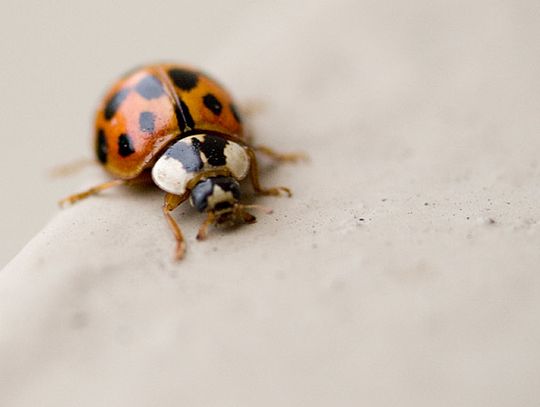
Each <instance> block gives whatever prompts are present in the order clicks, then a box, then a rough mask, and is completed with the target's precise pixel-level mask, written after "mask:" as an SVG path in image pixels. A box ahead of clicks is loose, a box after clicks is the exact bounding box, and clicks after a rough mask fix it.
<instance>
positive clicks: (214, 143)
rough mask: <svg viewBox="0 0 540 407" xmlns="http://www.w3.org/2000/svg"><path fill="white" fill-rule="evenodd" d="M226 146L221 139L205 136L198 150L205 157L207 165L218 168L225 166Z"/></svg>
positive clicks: (224, 141)
mask: <svg viewBox="0 0 540 407" xmlns="http://www.w3.org/2000/svg"><path fill="white" fill-rule="evenodd" d="M226 146H227V140H225V139H224V138H223V137H219V136H214V135H209V134H206V135H205V136H204V140H203V141H202V142H201V143H200V147H199V148H200V150H201V151H202V152H203V153H204V155H205V156H206V159H207V160H208V164H210V165H212V166H214V167H218V166H221V165H225V164H227V157H225V147H226Z"/></svg>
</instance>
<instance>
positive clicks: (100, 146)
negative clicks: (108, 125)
mask: <svg viewBox="0 0 540 407" xmlns="http://www.w3.org/2000/svg"><path fill="white" fill-rule="evenodd" d="M108 153H109V147H108V146H107V139H106V138H105V132H104V131H103V129H99V130H98V133H97V143H96V155H97V158H98V160H99V161H100V162H101V163H102V164H106V163H107V154H108Z"/></svg>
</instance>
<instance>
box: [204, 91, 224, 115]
mask: <svg viewBox="0 0 540 407" xmlns="http://www.w3.org/2000/svg"><path fill="white" fill-rule="evenodd" d="M203 103H204V105H205V106H206V107H207V108H208V109H209V110H210V111H211V112H212V113H214V114H215V115H216V116H219V115H220V114H221V109H222V108H223V106H221V102H220V101H219V100H218V99H217V98H216V97H215V96H214V95H213V94H211V93H207V94H206V95H204V97H203Z"/></svg>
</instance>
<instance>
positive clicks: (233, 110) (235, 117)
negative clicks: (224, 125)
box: [229, 103, 242, 123]
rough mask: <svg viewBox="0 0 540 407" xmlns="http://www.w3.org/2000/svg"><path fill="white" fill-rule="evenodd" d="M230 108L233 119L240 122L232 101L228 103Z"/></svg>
mask: <svg viewBox="0 0 540 407" xmlns="http://www.w3.org/2000/svg"><path fill="white" fill-rule="evenodd" d="M229 107H230V109H231V112H232V114H233V116H234V119H235V120H236V121H237V122H238V123H242V119H241V118H240V115H239V114H238V109H237V108H236V105H235V104H234V103H231V104H230V105H229Z"/></svg>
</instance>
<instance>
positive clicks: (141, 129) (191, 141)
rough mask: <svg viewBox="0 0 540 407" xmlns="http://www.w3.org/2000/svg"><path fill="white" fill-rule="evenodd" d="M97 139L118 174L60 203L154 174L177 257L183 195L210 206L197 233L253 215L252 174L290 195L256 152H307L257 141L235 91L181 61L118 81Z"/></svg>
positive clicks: (203, 208)
mask: <svg viewBox="0 0 540 407" xmlns="http://www.w3.org/2000/svg"><path fill="white" fill-rule="evenodd" d="M94 146H95V154H96V158H97V160H98V161H99V163H100V164H101V165H102V166H103V167H104V168H105V170H106V171H107V172H108V173H109V174H110V175H112V177H113V179H112V180H111V181H108V182H105V183H103V184H100V185H97V186H95V187H93V188H90V189H88V190H87V191H84V192H81V193H78V194H74V195H71V196H68V197H67V198H65V199H63V200H62V201H60V204H61V205H63V204H66V203H70V204H73V203H75V202H77V201H80V200H82V199H84V198H87V197H88V196H91V195H94V194H96V193H99V192H101V191H103V190H105V189H109V188H112V187H114V186H118V185H122V184H134V183H139V182H144V181H145V180H148V179H149V178H151V179H152V181H153V183H154V184H155V185H156V186H158V187H159V188H160V189H162V190H163V191H165V192H166V194H165V200H164V204H163V213H164V216H165V218H166V220H167V222H168V224H169V226H170V228H171V230H172V232H173V234H174V237H175V239H176V249H175V252H174V257H175V258H176V259H181V258H182V257H183V256H184V252H185V242H184V237H183V235H182V231H181V229H180V227H179V226H178V224H177V222H176V221H175V220H174V218H173V217H172V215H171V212H172V211H173V210H174V209H175V208H177V207H178V206H179V205H180V204H181V203H183V202H184V201H186V200H188V199H189V201H190V203H191V205H192V206H193V207H195V208H196V209H197V210H198V211H199V212H205V213H206V220H205V221H204V222H203V223H202V225H201V227H200V229H199V233H198V234H197V239H198V240H202V239H205V238H206V235H207V229H208V226H209V225H211V224H215V225H223V224H231V223H236V222H237V221H243V222H246V223H253V222H255V220H256V218H255V216H253V215H252V214H251V213H249V212H248V211H247V209H248V208H250V207H257V206H256V205H243V204H241V203H240V199H241V193H240V185H239V182H240V181H241V180H243V179H244V178H246V177H249V179H250V181H251V184H252V185H253V189H254V190H255V192H256V193H258V194H261V195H280V194H286V195H288V196H291V191H290V190H289V189H288V188H286V187H275V188H263V187H262V186H261V185H260V183H259V170H258V165H257V157H256V154H255V153H256V152H260V153H262V154H266V155H268V156H269V157H271V158H273V159H276V160H278V161H295V160H296V159H298V158H300V155H298V154H279V153H277V152H275V151H273V150H272V149H270V148H268V147H263V146H259V147H255V146H253V145H251V144H250V143H249V140H248V137H247V135H246V131H245V129H244V125H243V123H242V118H241V116H240V113H239V110H238V108H237V107H236V105H235V103H234V101H233V99H232V97H231V96H230V94H229V93H228V92H227V91H226V90H225V89H224V88H223V87H222V86H221V85H220V84H219V83H217V82H216V81H215V80H213V79H212V78H210V77H209V76H208V75H207V74H205V73H203V72H201V71H200V70H198V69H195V68H193V67H190V66H186V65H177V64H157V65H149V66H145V67H142V68H139V69H136V70H134V71H131V72H130V73H128V74H127V75H126V76H124V77H123V78H121V79H120V80H119V81H118V82H116V83H115V84H114V85H113V86H112V87H111V88H110V90H109V91H108V92H107V93H106V95H105V97H104V99H103V101H102V103H101V105H100V106H99V108H98V110H97V113H96V118H95V132H94ZM259 208H261V207H259Z"/></svg>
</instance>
